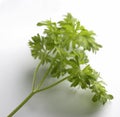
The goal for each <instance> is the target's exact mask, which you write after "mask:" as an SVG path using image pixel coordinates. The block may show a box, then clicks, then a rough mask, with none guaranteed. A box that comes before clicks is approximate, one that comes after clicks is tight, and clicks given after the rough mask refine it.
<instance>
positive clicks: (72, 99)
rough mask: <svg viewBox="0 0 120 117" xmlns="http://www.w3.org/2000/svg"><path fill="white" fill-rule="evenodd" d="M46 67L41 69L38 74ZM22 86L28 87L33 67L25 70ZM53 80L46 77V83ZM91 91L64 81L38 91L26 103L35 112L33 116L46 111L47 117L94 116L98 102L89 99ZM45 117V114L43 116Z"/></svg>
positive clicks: (97, 108) (98, 107)
mask: <svg viewBox="0 0 120 117" xmlns="http://www.w3.org/2000/svg"><path fill="white" fill-rule="evenodd" d="M45 71H46V68H42V69H41V73H39V74H38V76H40V75H41V74H42V75H43V74H44V73H45ZM26 73H27V74H26V79H25V81H24V85H23V86H24V87H26V88H30V87H31V83H32V76H33V69H31V70H30V71H28V72H26ZM52 82H55V79H54V78H48V79H47V81H46V83H47V84H49V83H52ZM91 98H92V93H91V92H90V91H89V90H82V89H80V88H78V89H75V88H71V87H70V84H69V83H68V82H67V81H65V82H63V83H61V84H59V85H58V86H56V87H54V88H51V89H49V90H46V91H43V92H40V93H38V94H36V95H34V96H33V98H32V100H31V101H29V102H28V103H27V104H26V107H27V108H28V110H29V112H31V113H37V114H35V115H36V116H35V115H34V117H40V116H39V115H41V113H46V115H49V117H94V115H95V114H96V113H97V112H99V109H100V104H98V103H93V102H92V101H91ZM45 117H47V116H45Z"/></svg>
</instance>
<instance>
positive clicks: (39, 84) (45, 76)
mask: <svg viewBox="0 0 120 117" xmlns="http://www.w3.org/2000/svg"><path fill="white" fill-rule="evenodd" d="M51 68H52V64H51V65H50V67H49V69H48V70H47V72H46V73H45V75H44V76H43V78H42V79H41V81H40V83H38V87H37V89H40V87H41V86H42V84H43V82H44V81H45V79H46V78H47V76H48V74H49V73H50V70H51Z"/></svg>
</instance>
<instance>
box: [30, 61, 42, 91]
mask: <svg viewBox="0 0 120 117" xmlns="http://www.w3.org/2000/svg"><path fill="white" fill-rule="evenodd" d="M41 64H42V61H40V62H39V64H38V65H37V67H36V69H35V71H34V74H33V82H32V90H34V88H35V82H36V76H37V73H38V70H39V68H40V66H41Z"/></svg>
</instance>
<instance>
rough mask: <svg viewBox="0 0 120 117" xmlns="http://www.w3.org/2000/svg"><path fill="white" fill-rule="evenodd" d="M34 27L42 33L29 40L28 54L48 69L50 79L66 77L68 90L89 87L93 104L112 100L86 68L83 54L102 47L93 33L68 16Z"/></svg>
mask: <svg viewBox="0 0 120 117" xmlns="http://www.w3.org/2000/svg"><path fill="white" fill-rule="evenodd" d="M37 26H44V32H43V34H41V35H40V34H37V35H35V36H33V37H32V39H31V40H30V41H29V46H30V48H31V53H32V56H33V57H34V58H35V59H40V61H41V62H42V64H43V65H44V64H49V65H50V66H51V70H50V74H51V75H52V77H54V78H60V77H66V78H67V80H68V81H70V82H71V87H77V86H80V87H81V88H82V89H86V88H89V89H90V90H91V91H92V92H93V93H94V96H93V98H92V100H93V101H94V102H96V101H101V102H102V103H103V104H104V103H105V102H106V101H107V100H111V99H112V98H113V96H112V95H110V94H107V91H106V89H105V87H104V85H103V83H102V82H101V81H99V77H100V75H99V73H98V72H97V71H95V70H94V69H93V68H92V67H91V66H90V65H89V59H88V56H87V54H86V52H87V51H92V52H93V53H96V52H97V51H98V50H99V48H101V47H102V46H101V45H100V44H98V43H97V42H96V41H95V38H94V37H95V33H94V32H93V31H89V30H87V29H86V28H85V27H84V26H82V25H81V24H80V21H79V20H77V19H76V18H74V17H73V16H72V15H71V14H70V13H68V14H67V15H66V16H65V17H64V19H63V20H61V21H59V22H52V21H51V20H46V21H42V22H39V23H38V24H37Z"/></svg>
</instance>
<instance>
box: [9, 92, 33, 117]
mask: <svg viewBox="0 0 120 117" xmlns="http://www.w3.org/2000/svg"><path fill="white" fill-rule="evenodd" d="M34 94H35V92H31V93H30V94H29V95H28V96H27V97H26V98H25V99H24V100H23V101H22V102H21V103H20V104H19V105H18V106H17V107H16V108H15V109H14V110H13V111H12V112H11V113H10V114H9V115H8V116H7V117H12V116H13V115H14V114H15V113H16V112H17V111H18V110H19V109H20V108H21V107H22V106H23V105H24V104H25V103H26V102H28V100H29V99H30V98H31V97H32V96H33V95H34Z"/></svg>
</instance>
